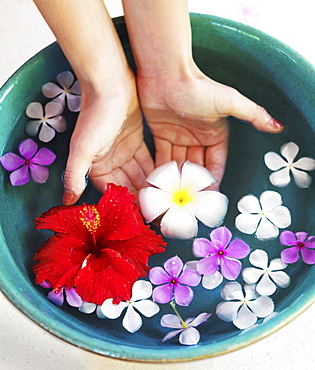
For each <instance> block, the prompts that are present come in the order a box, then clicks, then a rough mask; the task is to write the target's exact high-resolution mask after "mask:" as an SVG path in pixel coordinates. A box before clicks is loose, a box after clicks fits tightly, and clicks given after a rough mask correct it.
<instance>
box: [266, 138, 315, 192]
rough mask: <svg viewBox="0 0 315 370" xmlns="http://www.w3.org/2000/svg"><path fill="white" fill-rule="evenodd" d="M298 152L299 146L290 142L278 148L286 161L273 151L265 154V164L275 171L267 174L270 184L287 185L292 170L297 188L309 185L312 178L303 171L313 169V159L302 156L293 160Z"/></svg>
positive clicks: (314, 167) (314, 161) (314, 165)
mask: <svg viewBox="0 0 315 370" xmlns="http://www.w3.org/2000/svg"><path fill="white" fill-rule="evenodd" d="M298 152H299V147H298V146H297V145H296V144H295V143H293V142H290V143H286V144H284V145H282V147H281V148H280V153H281V154H282V156H283V157H284V158H285V159H286V161H285V160H284V159H283V158H282V157H280V155H279V154H277V153H275V152H268V153H266V154H265V163H266V166H267V167H268V168H269V169H270V170H272V171H276V172H273V173H272V174H271V175H270V176H269V179H270V182H271V183H272V185H274V186H278V187H280V188H282V187H285V186H287V185H288V184H289V183H290V181H291V178H290V172H292V175H293V178H294V180H295V183H296V185H297V186H298V187H299V188H308V187H309V186H310V185H311V182H312V178H311V176H310V175H309V174H307V173H306V172H304V171H314V170H315V160H314V159H312V158H307V157H303V158H300V159H299V160H297V161H296V162H294V159H295V157H296V156H297V154H298ZM300 170H304V171H300Z"/></svg>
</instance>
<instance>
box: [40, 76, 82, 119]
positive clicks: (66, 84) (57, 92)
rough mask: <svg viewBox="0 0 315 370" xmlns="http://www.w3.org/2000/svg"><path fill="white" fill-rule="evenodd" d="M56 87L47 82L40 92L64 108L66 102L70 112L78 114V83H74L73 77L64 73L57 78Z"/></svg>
mask: <svg viewBox="0 0 315 370" xmlns="http://www.w3.org/2000/svg"><path fill="white" fill-rule="evenodd" d="M57 81H58V83H59V85H60V86H61V87H60V86H58V85H56V84H55V83H53V82H47V83H46V84H45V85H44V86H43V87H42V92H43V94H44V95H45V96H46V97H47V98H55V99H54V101H57V102H59V103H60V104H62V105H63V106H65V104H66V101H67V104H68V108H69V110H70V111H71V112H78V111H79V110H80V108H81V91H80V85H79V81H77V80H76V81H74V75H73V74H72V73H71V72H70V71H65V72H62V73H60V74H59V75H58V76H57Z"/></svg>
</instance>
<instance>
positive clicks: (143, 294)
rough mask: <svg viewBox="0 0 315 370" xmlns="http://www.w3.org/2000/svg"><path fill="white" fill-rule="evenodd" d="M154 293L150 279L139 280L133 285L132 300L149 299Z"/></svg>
mask: <svg viewBox="0 0 315 370" xmlns="http://www.w3.org/2000/svg"><path fill="white" fill-rule="evenodd" d="M151 295H152V285H151V283H150V282H149V281H145V280H137V281H135V283H134V284H133V286H132V294H131V300H132V301H133V302H135V301H138V300H140V299H147V298H149V297H151Z"/></svg>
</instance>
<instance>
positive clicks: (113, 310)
mask: <svg viewBox="0 0 315 370" xmlns="http://www.w3.org/2000/svg"><path fill="white" fill-rule="evenodd" d="M151 295H152V285H151V283H150V282H149V281H144V280H137V281H136V282H135V283H134V284H133V287H132V296H131V299H130V300H129V301H126V302H122V301H121V302H120V303H119V304H114V303H113V300H112V299H106V301H105V302H104V303H103V304H102V306H101V310H102V313H103V315H104V316H105V317H107V318H108V319H117V318H118V317H119V316H120V315H121V313H122V311H123V310H124V309H125V308H127V312H126V314H125V316H124V319H123V322H122V325H123V327H124V328H125V329H126V330H128V331H129V332H130V333H135V332H136V331H137V330H139V329H140V328H141V326H142V319H141V316H140V315H139V313H138V312H137V311H139V312H140V313H142V315H144V316H146V317H152V316H154V315H156V314H157V313H158V312H159V311H160V308H159V306H158V305H157V304H156V303H155V302H153V301H151V300H150V299H148V298H150V297H151Z"/></svg>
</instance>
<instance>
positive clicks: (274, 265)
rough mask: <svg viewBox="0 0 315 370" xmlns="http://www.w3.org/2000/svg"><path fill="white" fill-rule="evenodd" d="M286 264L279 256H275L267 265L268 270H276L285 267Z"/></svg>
mask: <svg viewBox="0 0 315 370" xmlns="http://www.w3.org/2000/svg"><path fill="white" fill-rule="evenodd" d="M287 266H288V265H287V264H286V263H284V262H283V261H282V260H281V258H275V259H273V260H271V261H270V265H269V267H268V270H269V271H278V270H283V269H285V268H286V267H287Z"/></svg>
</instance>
